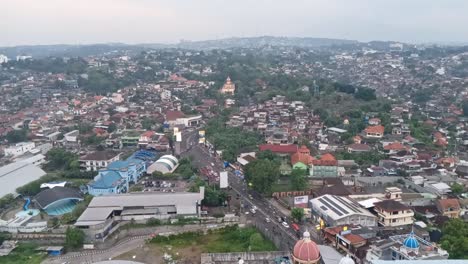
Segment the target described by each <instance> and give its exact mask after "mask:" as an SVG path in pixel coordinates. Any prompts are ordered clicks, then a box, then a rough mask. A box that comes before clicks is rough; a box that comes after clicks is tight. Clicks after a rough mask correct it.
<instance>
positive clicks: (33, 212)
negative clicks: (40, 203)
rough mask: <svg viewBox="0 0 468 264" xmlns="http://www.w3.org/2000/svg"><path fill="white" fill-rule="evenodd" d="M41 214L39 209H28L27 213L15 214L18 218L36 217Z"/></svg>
mask: <svg viewBox="0 0 468 264" xmlns="http://www.w3.org/2000/svg"><path fill="white" fill-rule="evenodd" d="M38 214H39V210H38V209H28V210H27V211H24V210H23V211H19V212H17V213H16V214H15V216H16V217H27V216H36V215H38Z"/></svg>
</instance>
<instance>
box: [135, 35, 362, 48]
mask: <svg viewBox="0 0 468 264" xmlns="http://www.w3.org/2000/svg"><path fill="white" fill-rule="evenodd" d="M356 43H359V42H358V41H355V40H345V39H327V38H298V37H272V36H263V37H251V38H225V39H216V40H203V41H185V42H181V43H178V44H174V45H161V44H142V45H141V46H144V47H148V48H156V49H157V48H161V47H172V48H183V49H195V50H198V49H229V48H256V47H263V46H297V47H323V46H332V45H343V44H356Z"/></svg>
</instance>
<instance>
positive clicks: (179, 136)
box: [174, 132, 182, 142]
mask: <svg viewBox="0 0 468 264" xmlns="http://www.w3.org/2000/svg"><path fill="white" fill-rule="evenodd" d="M174 135H175V138H176V142H181V141H182V133H181V132H177V133H175V134H174Z"/></svg>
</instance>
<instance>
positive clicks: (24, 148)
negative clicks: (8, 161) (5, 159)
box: [4, 142, 36, 157]
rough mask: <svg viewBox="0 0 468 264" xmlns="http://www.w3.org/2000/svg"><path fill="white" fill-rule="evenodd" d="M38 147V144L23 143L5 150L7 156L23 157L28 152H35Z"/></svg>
mask: <svg viewBox="0 0 468 264" xmlns="http://www.w3.org/2000/svg"><path fill="white" fill-rule="evenodd" d="M35 147H36V144H34V142H21V143H17V144H15V145H14V146H11V147H8V148H5V150H4V152H5V156H13V157H16V156H21V155H23V154H25V153H26V152H28V151H31V150H33V149H34V148H35Z"/></svg>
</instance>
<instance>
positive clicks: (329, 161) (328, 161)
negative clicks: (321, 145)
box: [312, 153, 338, 166]
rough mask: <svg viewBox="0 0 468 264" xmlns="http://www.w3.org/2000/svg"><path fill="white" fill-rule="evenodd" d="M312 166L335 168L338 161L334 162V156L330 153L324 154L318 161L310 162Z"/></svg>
mask: <svg viewBox="0 0 468 264" xmlns="http://www.w3.org/2000/svg"><path fill="white" fill-rule="evenodd" d="M312 164H314V165H318V166H336V165H338V161H337V160H336V158H335V156H333V155H332V154H330V153H326V154H323V155H322V157H320V159H318V160H314V161H312Z"/></svg>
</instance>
